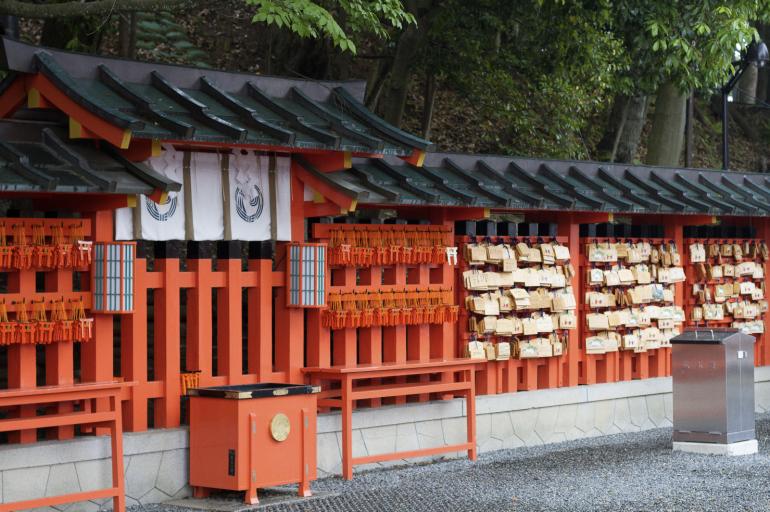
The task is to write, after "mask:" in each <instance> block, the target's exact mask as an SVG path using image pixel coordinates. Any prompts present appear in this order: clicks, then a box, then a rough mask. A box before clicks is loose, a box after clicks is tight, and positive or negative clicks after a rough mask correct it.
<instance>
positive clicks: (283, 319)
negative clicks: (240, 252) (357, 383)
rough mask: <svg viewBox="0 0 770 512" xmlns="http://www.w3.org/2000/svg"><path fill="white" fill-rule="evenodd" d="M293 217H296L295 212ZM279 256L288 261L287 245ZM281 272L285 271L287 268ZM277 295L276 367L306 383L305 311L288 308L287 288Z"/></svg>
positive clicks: (280, 249) (287, 376)
mask: <svg viewBox="0 0 770 512" xmlns="http://www.w3.org/2000/svg"><path fill="white" fill-rule="evenodd" d="M292 193H293V192H292ZM292 215H294V211H293V210H292ZM278 255H279V261H280V260H282V261H284V262H285V261H286V244H281V245H280V246H279V252H278ZM284 267H285V265H284ZM281 270H285V268H283V269H281ZM277 294H278V296H277V297H276V301H275V307H276V310H275V340H276V343H275V367H276V369H277V370H278V371H281V372H284V374H285V375H286V380H287V382H291V383H300V382H303V381H304V377H303V376H302V367H303V366H304V364H305V352H304V345H305V310H304V309H302V308H287V307H286V288H285V286H281V287H280V288H278V290H277ZM354 339H355V338H354Z"/></svg>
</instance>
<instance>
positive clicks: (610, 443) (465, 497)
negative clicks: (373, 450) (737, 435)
mask: <svg viewBox="0 0 770 512" xmlns="http://www.w3.org/2000/svg"><path fill="white" fill-rule="evenodd" d="M757 437H758V439H759V454H757V455H751V456H745V457H736V458H726V457H724V458H723V457H714V456H704V455H692V454H682V453H673V452H672V451H671V429H670V428H664V429H656V430H648V431H646V432H640V433H636V434H620V435H614V436H607V437H601V438H594V439H587V440H580V441H571V442H566V443H559V444H552V445H548V446H543V447H539V448H519V449H515V450H506V451H498V452H494V453H488V454H484V455H481V456H480V457H479V460H478V461H477V462H476V463H475V464H474V463H471V462H469V461H467V460H453V461H447V462H438V463H433V464H427V465H419V466H409V467H402V468H392V469H383V470H376V471H369V472H362V473H357V474H356V476H355V479H354V480H353V481H351V482H346V481H344V480H341V479H339V478H327V479H323V480H319V481H317V482H315V483H314V484H313V490H314V492H316V493H317V496H316V497H314V498H311V499H306V500H304V501H296V500H293V501H291V502H288V503H287V502H284V503H274V504H267V503H265V504H264V505H262V506H261V507H259V508H260V510H267V511H270V512H289V511H356V512H368V511H396V510H425V511H441V512H449V511H475V512H480V511H485V510H488V511H497V510H534V511H540V510H542V511H546V510H547V511H612V512H620V511H655V512H662V511H677V512H679V511H689V510H692V511H712V510H713V511H736V510H746V511H748V510H763V511H766V510H770V485H768V483H770V415H764V416H761V417H760V418H758V421H757ZM133 510H134V511H138V510H144V511H152V512H182V511H186V510H192V509H187V508H184V507H175V506H169V505H156V506H146V507H143V508H134V509H133Z"/></svg>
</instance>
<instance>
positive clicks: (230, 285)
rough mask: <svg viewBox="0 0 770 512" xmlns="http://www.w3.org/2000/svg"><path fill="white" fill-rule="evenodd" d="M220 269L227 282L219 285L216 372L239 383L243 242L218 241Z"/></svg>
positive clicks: (241, 349) (233, 382)
mask: <svg viewBox="0 0 770 512" xmlns="http://www.w3.org/2000/svg"><path fill="white" fill-rule="evenodd" d="M217 271H219V272H223V273H224V274H225V286H224V287H223V288H217V373H218V374H219V375H224V376H226V377H227V383H228V384H236V383H237V382H238V380H239V379H240V377H241V375H242V374H243V367H242V365H243V347H242V344H243V338H242V335H243V320H242V306H243V305H242V294H241V293H242V289H243V283H242V282H241V244H240V243H239V242H236V241H225V242H219V243H218V245H217Z"/></svg>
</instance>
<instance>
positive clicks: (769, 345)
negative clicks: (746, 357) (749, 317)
mask: <svg viewBox="0 0 770 512" xmlns="http://www.w3.org/2000/svg"><path fill="white" fill-rule="evenodd" d="M757 232H758V235H759V238H760V240H763V241H765V243H770V220H768V219H762V221H761V223H760V225H759V226H758V229H757ZM764 265H765V276H766V277H767V276H770V261H767V262H765V263H764ZM765 300H767V301H770V286H765ZM768 318H770V314H769V313H765V314H764V317H763V319H764V322H765V329H764V331H765V332H764V333H762V334H760V335H758V336H757V338H758V339H759V340H761V342H760V343H759V347H758V348H759V352H760V355H759V364H761V365H770V340H768V338H767V336H768V332H770V331H768V328H767V324H768Z"/></svg>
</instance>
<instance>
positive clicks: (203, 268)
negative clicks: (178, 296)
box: [185, 242, 214, 380]
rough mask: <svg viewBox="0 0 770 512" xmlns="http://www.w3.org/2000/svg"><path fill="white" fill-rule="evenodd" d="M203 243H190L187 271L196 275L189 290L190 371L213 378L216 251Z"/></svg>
mask: <svg viewBox="0 0 770 512" xmlns="http://www.w3.org/2000/svg"><path fill="white" fill-rule="evenodd" d="M208 247H209V246H207V245H204V244H201V243H200V242H188V243H187V269H188V271H189V272H191V273H193V274H194V276H195V282H194V283H193V286H192V287H191V288H190V289H189V290H188V291H187V352H186V356H185V367H186V369H187V371H199V372H200V376H201V377H202V378H204V380H205V378H207V377H211V376H212V371H211V370H212V367H211V365H212V360H211V359H212V327H211V308H212V303H211V290H212V289H213V288H214V275H213V272H212V270H211V264H212V259H213V256H214V254H213V252H212V251H210V250H207V248H208Z"/></svg>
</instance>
